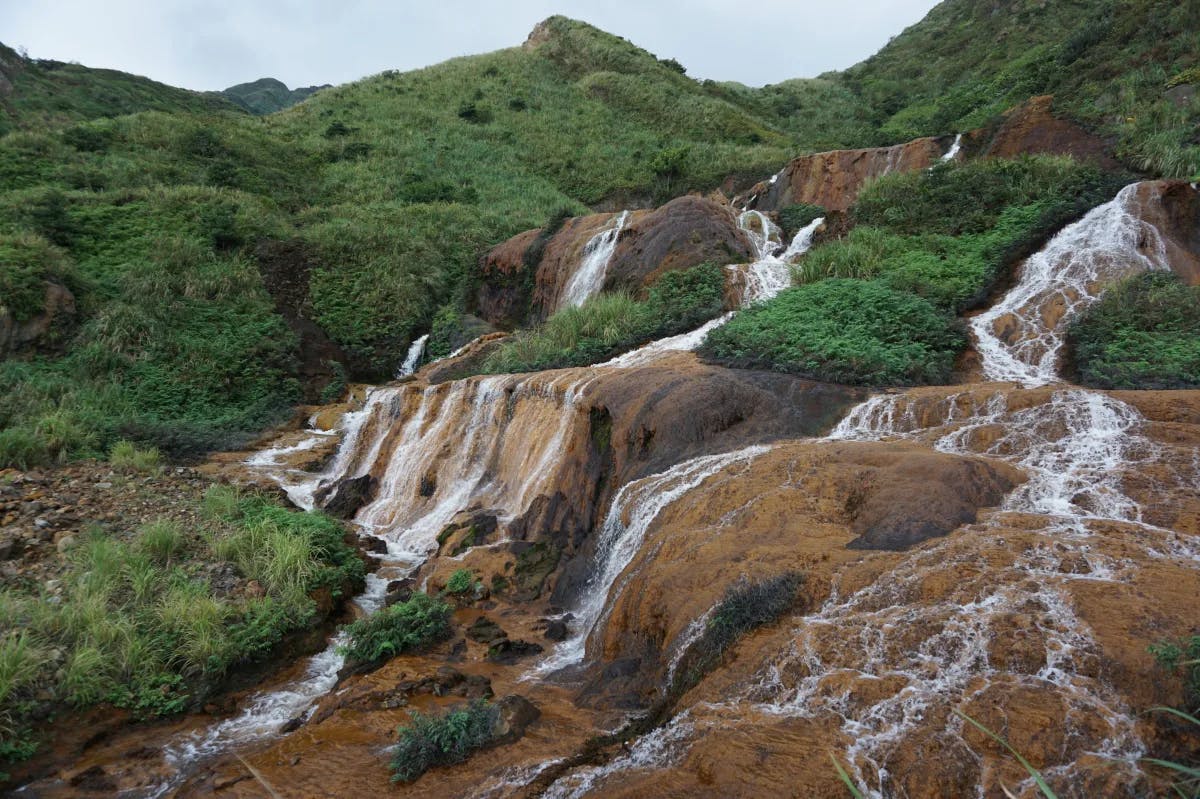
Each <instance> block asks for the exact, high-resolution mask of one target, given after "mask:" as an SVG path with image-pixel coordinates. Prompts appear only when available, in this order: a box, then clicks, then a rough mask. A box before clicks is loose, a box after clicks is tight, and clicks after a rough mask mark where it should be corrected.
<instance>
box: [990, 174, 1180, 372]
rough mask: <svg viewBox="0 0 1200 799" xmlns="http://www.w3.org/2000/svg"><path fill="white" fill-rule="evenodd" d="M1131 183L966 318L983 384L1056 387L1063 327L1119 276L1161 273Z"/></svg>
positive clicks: (1160, 258)
mask: <svg viewBox="0 0 1200 799" xmlns="http://www.w3.org/2000/svg"><path fill="white" fill-rule="evenodd" d="M1137 195H1138V184H1133V185H1131V186H1126V187H1125V188H1124V189H1122V190H1121V192H1120V193H1119V194H1118V195H1117V197H1116V198H1115V199H1114V200H1112V201H1111V202H1108V203H1105V204H1104V205H1101V206H1098V207H1096V208H1094V209H1092V210H1091V211H1090V212H1088V214H1087V215H1086V216H1084V217H1083V219H1081V220H1079V221H1078V222H1076V223H1074V224H1073V225H1069V226H1067V227H1066V228H1064V229H1063V230H1062V231H1060V232H1059V233H1058V235H1056V236H1055V237H1054V238H1053V239H1051V240H1050V243H1049V244H1047V245H1046V246H1045V247H1044V248H1043V249H1042V250H1041V251H1040V252H1037V253H1035V254H1034V255H1033V256H1031V257H1030V258H1029V259H1028V260H1027V261H1026V262H1025V264H1024V266H1023V267H1022V269H1021V275H1020V280H1019V282H1018V284H1017V285H1016V287H1014V288H1013V290H1012V291H1010V292H1009V293H1008V294H1006V295H1005V296H1004V297H1003V299H1001V300H1000V301H999V302H998V303H996V304H995V305H993V306H992V307H991V308H989V309H988V310H987V311H985V312H983V313H981V314H979V315H978V316H976V317H975V318H974V319H972V320H971V332H972V333H973V334H974V337H975V346H976V348H977V349H978V350H979V354H980V356H981V357H982V360H983V372H984V376H985V377H986V378H987V379H988V380H995V381H1010V382H1014V383H1020V384H1022V385H1024V386H1027V387H1032V386H1042V385H1047V384H1049V383H1054V382H1058V379H1059V378H1058V372H1057V370H1058V358H1059V355H1060V353H1061V352H1062V347H1063V342H1064V340H1065V338H1066V327H1067V323H1068V322H1069V321H1070V319H1071V317H1073V316H1074V315H1075V314H1076V313H1078V312H1079V311H1082V310H1083V309H1084V308H1086V307H1087V306H1088V305H1091V304H1092V303H1093V302H1095V301H1096V300H1097V299H1099V294H1100V291H1101V290H1102V289H1103V288H1104V287H1106V286H1108V285H1110V284H1111V283H1113V282H1115V281H1116V280H1119V279H1120V278H1122V277H1125V276H1129V275H1133V274H1136V273H1138V272H1143V271H1147V270H1154V269H1167V268H1168V266H1167V252H1166V244H1165V242H1164V241H1163V238H1162V236H1161V235H1160V234H1159V232H1158V231H1157V230H1156V229H1155V228H1154V226H1153V225H1151V224H1149V223H1148V222H1146V221H1144V220H1143V219H1142V218H1141V217H1140V216H1138V214H1137V208H1136V201H1137Z"/></svg>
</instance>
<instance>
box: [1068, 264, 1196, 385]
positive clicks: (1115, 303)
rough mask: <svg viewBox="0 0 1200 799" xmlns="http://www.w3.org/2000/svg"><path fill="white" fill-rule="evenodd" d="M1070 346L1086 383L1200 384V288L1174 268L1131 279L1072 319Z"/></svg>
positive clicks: (1081, 376)
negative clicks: (1175, 272)
mask: <svg viewBox="0 0 1200 799" xmlns="http://www.w3.org/2000/svg"><path fill="white" fill-rule="evenodd" d="M1067 346H1068V352H1069V358H1070V362H1071V366H1072V368H1073V369H1074V371H1075V373H1076V374H1077V375H1078V377H1079V381H1080V382H1081V383H1083V384H1084V385H1087V386H1094V387H1096V388H1133V389H1170V388H1196V387H1200V288H1192V287H1189V286H1186V285H1184V283H1183V282H1182V281H1181V280H1180V279H1179V278H1178V277H1176V276H1175V275H1174V274H1172V273H1169V272H1147V273H1145V274H1142V275H1138V276H1136V277H1133V278H1130V279H1128V280H1127V281H1125V282H1123V283H1120V284H1118V285H1116V286H1114V287H1112V288H1110V289H1109V290H1108V291H1106V292H1105V293H1104V295H1103V296H1102V297H1101V298H1100V301H1099V302H1097V303H1096V304H1094V305H1092V306H1091V307H1090V308H1088V309H1087V310H1085V311H1084V312H1083V313H1082V314H1081V315H1080V316H1079V317H1078V318H1077V319H1076V320H1075V321H1074V322H1072V324H1071V326H1070V328H1069V330H1068V337H1067Z"/></svg>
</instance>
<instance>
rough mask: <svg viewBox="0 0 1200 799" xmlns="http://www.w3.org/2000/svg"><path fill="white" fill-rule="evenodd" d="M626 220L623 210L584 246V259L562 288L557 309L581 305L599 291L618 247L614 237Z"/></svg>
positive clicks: (616, 237)
mask: <svg viewBox="0 0 1200 799" xmlns="http://www.w3.org/2000/svg"><path fill="white" fill-rule="evenodd" d="M628 221H629V212H628V211H622V212H621V213H620V214H618V215H617V217H616V218H615V219H613V220H612V222H610V223H609V224H608V225H606V226H605V227H604V229H602V230H601V231H600V232H599V233H597V234H596V235H594V236H592V238H591V239H589V240H588V243H587V244H585V245H584V246H583V259H582V260H581V261H580V262H579V266H578V267H577V268H576V269H575V272H574V274H572V275H571V279H570V280H568V281H567V285H566V286H565V287H564V288H563V292H562V298H561V299H560V300H559V302H558V307H559V308H571V307H577V306H580V305H583V304H584V303H585V302H587V300H588V299H589V298H591V297H594V296H596V295H597V294H599V293H600V289H601V288H603V287H604V277H605V275H606V273H607V272H608V262H609V261H611V260H612V256H613V252H615V251H616V249H617V240H618V239H619V238H620V236H621V231H622V230H624V229H625V224H626V223H627V222H628Z"/></svg>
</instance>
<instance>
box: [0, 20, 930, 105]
mask: <svg viewBox="0 0 1200 799" xmlns="http://www.w3.org/2000/svg"><path fill="white" fill-rule="evenodd" d="M933 5H935V0H843V1H842V2H840V3H830V2H828V0H819V1H818V2H786V0H757V1H756V2H752V3H731V2H729V1H728V0H692V2H680V1H679V0H676V1H674V2H646V1H645V0H641V1H640V2H639V0H558V2H553V0H509V2H505V3H480V2H466V0H432V2H431V1H430V0H420V1H419V2H413V1H412V0H404V2H387V1H386V0H339V2H336V3H331V2H328V0H274V1H273V2H271V1H268V0H240V2H239V0H209V1H208V2H201V1H200V0H151V1H145V0H143V1H142V2H138V1H137V0H108V2H105V3H96V2H94V0H58V1H57V2H55V3H29V2H27V1H26V0H0V18H2V19H4V20H5V24H4V28H3V30H0V37H3V40H4V42H5V44H8V45H10V46H24V47H26V48H28V50H29V52H30V54H31V55H33V56H35V57H38V58H55V59H59V60H63V61H78V62H80V63H83V64H87V65H88V66H96V67H110V68H113V69H121V70H125V71H128V72H134V73H136V74H140V75H148V76H149V77H152V78H154V79H156V80H160V81H163V82H165V83H170V84H174V85H177V86H187V87H189V88H194V89H219V88H224V87H225V86H229V85H231V84H234V83H240V82H242V81H247V80H253V79H255V78H259V77H263V76H267V75H269V76H271V77H276V78H279V79H281V80H283V81H284V82H285V83H287V84H288V85H290V86H298V85H309V84H315V83H343V82H346V81H350V80H354V79H356V78H359V77H363V76H364V75H369V74H373V73H375V72H379V71H381V70H384V69H413V68H417V67H421V66H426V65H429V64H433V63H436V62H438V61H443V60H445V59H447V58H453V57H455V56H459V55H467V54H471V53H480V52H486V51H489V50H496V49H500V48H503V47H513V46H516V45H518V44H520V43H521V42H522V41H523V40H524V37H525V35H526V34H527V33H528V32H529V30H530V29H531V28H532V27H533V26H534V24H536V23H537V22H538V21H539V20H541V19H544V18H545V17H548V16H550V15H551V14H566V15H568V16H572V17H576V18H579V19H584V20H586V21H588V22H591V23H592V24H594V25H596V26H598V27H600V28H603V29H604V30H607V31H609V32H611V33H615V34H618V35H620V36H624V37H625V38H627V39H629V40H630V41H632V42H634V43H635V44H637V45H639V46H641V47H645V48H646V49H648V50H650V51H651V52H653V53H655V54H656V55H659V56H661V57H664V58H667V57H669V58H675V59H677V60H678V61H679V62H681V63H682V64H684V66H686V67H687V68H688V72H689V74H691V75H692V76H694V77H697V78H713V79H715V80H739V81H742V82H743V83H748V84H751V85H762V84H764V83H775V82H778V81H781V80H786V79H788V78H795V77H808V76H812V75H816V74H819V73H821V72H825V71H828V70H831V69H842V68H845V67H848V66H850V65H851V64H853V63H856V62H857V61H860V60H862V59H863V58H865V57H867V56H868V55H870V54H871V53H873V52H874V51H875V50H877V49H879V47H881V46H882V45H883V44H884V43H886V42H887V40H888V38H890V37H891V36H894V35H896V34H897V33H899V32H900V31H901V30H903V29H904V28H905V27H906V26H908V25H911V24H912V23H914V22H916V21H917V20H919V19H920V18H921V17H922V16H923V15H924V14H925V13H926V12H927V11H928V10H929V9H930V8H932V7H933Z"/></svg>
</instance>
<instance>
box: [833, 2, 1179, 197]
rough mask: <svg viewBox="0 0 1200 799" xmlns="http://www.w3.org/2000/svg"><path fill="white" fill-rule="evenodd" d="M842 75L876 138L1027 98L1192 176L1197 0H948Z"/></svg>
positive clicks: (962, 120)
mask: <svg viewBox="0 0 1200 799" xmlns="http://www.w3.org/2000/svg"><path fill="white" fill-rule="evenodd" d="M838 80H839V81H840V82H841V83H842V84H844V85H845V86H846V87H847V88H848V89H849V90H850V91H852V92H853V93H854V94H855V95H857V96H858V97H860V98H861V99H862V101H863V103H864V104H865V105H866V106H867V107H868V108H869V109H871V113H872V114H873V115H874V118H875V120H876V121H877V122H878V123H879V126H880V127H879V130H880V133H881V136H882V138H883V139H888V140H892V141H903V140H906V139H911V138H914V137H916V136H923V135H934V134H944V133H954V132H957V131H963V130H970V129H973V128H977V127H981V126H984V125H986V124H987V123H988V122H989V121H990V120H991V119H992V118H993V117H995V116H996V115H997V114H999V113H1000V112H1002V111H1004V110H1005V109H1006V108H1009V107H1011V106H1013V105H1016V104H1018V103H1020V102H1022V101H1023V100H1025V99H1026V98H1028V97H1030V96H1033V95H1039V94H1053V95H1054V96H1055V109H1056V111H1058V112H1059V113H1063V114H1066V115H1067V116H1070V117H1073V118H1074V119H1076V120H1077V121H1079V122H1081V123H1083V124H1084V125H1085V126H1086V127H1088V128H1090V129H1092V130H1094V131H1096V132H1098V133H1100V134H1102V135H1104V136H1109V137H1112V138H1113V139H1114V140H1115V141H1116V142H1117V145H1118V146H1117V155H1118V156H1119V157H1120V158H1122V160H1124V161H1126V162H1127V163H1128V164H1129V165H1130V166H1133V167H1135V168H1138V169H1142V170H1145V171H1147V172H1150V173H1154V174H1161V175H1164V176H1167V177H1185V178H1186V177H1192V176H1194V175H1197V174H1200V134H1198V133H1197V131H1198V130H1200V100H1198V99H1197V97H1196V91H1195V90H1194V87H1195V85H1196V84H1200V4H1197V3H1194V2H1179V0H1055V1H1054V2H1045V0H988V1H987V2H983V1H982V0H946V1H945V2H943V3H941V4H939V5H938V6H937V7H936V8H934V9H933V10H932V11H930V12H929V15H928V16H927V17H926V18H925V19H923V20H922V21H921V22H919V23H917V24H916V25H913V26H912V27H910V28H908V29H907V30H906V31H904V32H903V33H902V34H901V35H899V36H897V37H896V38H895V39H893V40H892V41H891V42H890V43H889V44H888V45H887V46H886V47H884V48H883V49H882V50H880V51H879V53H877V54H876V55H874V56H872V57H871V58H869V59H867V60H866V61H864V62H862V63H861V64H858V65H856V66H854V67H851V68H850V69H848V70H846V71H845V72H844V73H841V74H840V75H839V76H838Z"/></svg>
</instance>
